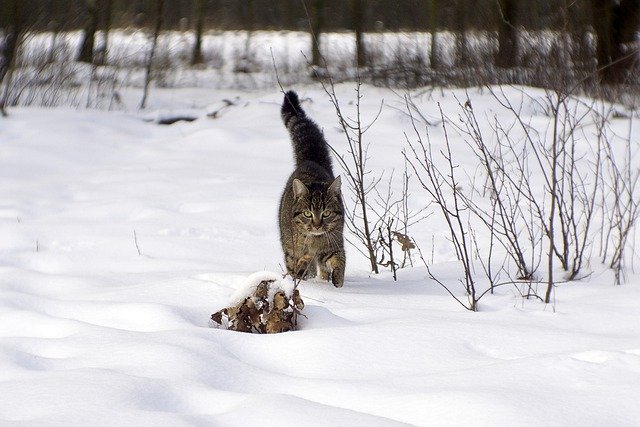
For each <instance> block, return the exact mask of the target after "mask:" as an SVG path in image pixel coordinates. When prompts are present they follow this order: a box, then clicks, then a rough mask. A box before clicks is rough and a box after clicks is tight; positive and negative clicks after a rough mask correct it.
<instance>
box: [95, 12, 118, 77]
mask: <svg viewBox="0 0 640 427" xmlns="http://www.w3.org/2000/svg"><path fill="white" fill-rule="evenodd" d="M101 1H102V4H101V6H102V8H101V9H102V19H103V28H104V40H103V42H102V46H101V47H100V55H99V56H98V57H97V58H94V60H95V62H96V64H98V65H104V64H106V63H107V55H108V53H109V31H111V15H112V14H113V0H101Z"/></svg>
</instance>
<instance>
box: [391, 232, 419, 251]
mask: <svg viewBox="0 0 640 427" xmlns="http://www.w3.org/2000/svg"><path fill="white" fill-rule="evenodd" d="M392 234H393V237H395V238H396V240H398V242H399V243H400V244H401V245H402V250H403V251H404V252H406V251H408V250H410V249H415V247H416V245H415V244H414V243H413V241H412V240H411V237H409V236H407V235H406V234H402V233H400V232H399V231H393V232H392Z"/></svg>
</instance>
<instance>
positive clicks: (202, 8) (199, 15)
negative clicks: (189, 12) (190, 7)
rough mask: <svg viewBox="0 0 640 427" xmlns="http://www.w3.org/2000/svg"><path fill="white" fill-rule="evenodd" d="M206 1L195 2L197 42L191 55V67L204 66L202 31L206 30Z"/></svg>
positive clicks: (196, 0) (195, 0)
mask: <svg viewBox="0 0 640 427" xmlns="http://www.w3.org/2000/svg"><path fill="white" fill-rule="evenodd" d="M206 6H207V2H206V0H194V8H195V12H196V40H195V43H194V44H193V54H192V55H191V65H196V64H202V63H203V62H204V57H203V56H202V31H203V29H204V16H205V14H206Z"/></svg>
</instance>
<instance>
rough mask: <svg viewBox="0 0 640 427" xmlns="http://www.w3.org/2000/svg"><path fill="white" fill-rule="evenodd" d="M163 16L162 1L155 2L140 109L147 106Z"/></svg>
mask: <svg viewBox="0 0 640 427" xmlns="http://www.w3.org/2000/svg"><path fill="white" fill-rule="evenodd" d="M163 14H164V0H156V25H155V28H154V31H153V38H152V40H151V51H150V52H149V57H148V58H147V65H146V68H145V77H144V90H143V92H142V100H141V101H140V109H141V110H142V109H144V108H145V107H146V106H147V95H148V94H149V83H151V74H152V71H153V67H152V65H153V59H154V57H155V56H156V49H157V47H158V36H160V30H161V29H162V18H163Z"/></svg>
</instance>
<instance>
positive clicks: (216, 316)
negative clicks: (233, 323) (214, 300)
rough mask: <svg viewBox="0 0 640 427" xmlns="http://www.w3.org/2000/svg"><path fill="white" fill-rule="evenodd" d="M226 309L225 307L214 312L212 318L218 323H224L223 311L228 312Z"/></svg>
mask: <svg viewBox="0 0 640 427" xmlns="http://www.w3.org/2000/svg"><path fill="white" fill-rule="evenodd" d="M226 311H227V309H226V308H223V309H222V310H220V311H216V312H215V313H213V314H212V315H211V320H213V321H214V322H216V323H217V324H218V325H222V314H223V312H226Z"/></svg>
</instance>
